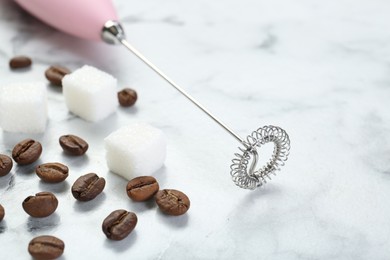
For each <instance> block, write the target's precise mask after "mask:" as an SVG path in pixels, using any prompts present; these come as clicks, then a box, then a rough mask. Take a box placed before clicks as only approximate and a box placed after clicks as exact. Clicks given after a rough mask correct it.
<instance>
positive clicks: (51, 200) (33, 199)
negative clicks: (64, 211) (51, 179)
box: [22, 191, 58, 218]
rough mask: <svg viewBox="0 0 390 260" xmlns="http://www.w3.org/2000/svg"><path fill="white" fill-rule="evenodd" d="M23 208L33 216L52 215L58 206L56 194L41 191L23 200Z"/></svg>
mask: <svg viewBox="0 0 390 260" xmlns="http://www.w3.org/2000/svg"><path fill="white" fill-rule="evenodd" d="M22 206H23V209H24V211H26V213H27V214H29V215H30V216H31V217H35V218H43V217H47V216H50V215H51V214H52V213H53V212H54V211H55V210H56V209H57V206H58V200H57V198H56V196H55V195H54V194H53V193H51V192H45V191H44V192H39V193H37V194H35V196H29V197H27V198H26V199H25V200H24V201H23V204H22Z"/></svg>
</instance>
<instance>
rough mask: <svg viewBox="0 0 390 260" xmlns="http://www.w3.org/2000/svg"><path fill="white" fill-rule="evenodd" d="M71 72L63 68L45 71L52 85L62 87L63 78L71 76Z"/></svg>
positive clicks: (58, 67)
mask: <svg viewBox="0 0 390 260" xmlns="http://www.w3.org/2000/svg"><path fill="white" fill-rule="evenodd" d="M69 73H70V70H68V69H67V68H65V67H61V66H50V67H49V68H48V69H47V70H46V71H45V76H46V78H47V79H48V80H49V81H50V83H51V84H53V85H56V86H62V78H63V77H64V76H65V75H67V74H69Z"/></svg>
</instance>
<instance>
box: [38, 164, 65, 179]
mask: <svg viewBox="0 0 390 260" xmlns="http://www.w3.org/2000/svg"><path fill="white" fill-rule="evenodd" d="M35 172H36V174H37V175H38V177H39V178H41V180H42V181H44V182H49V183H57V182H62V181H64V180H65V179H66V178H67V177H68V172H69V169H68V167H67V166H66V165H63V164H62V163H58V162H57V163H44V164H41V165H39V166H38V167H37V168H36V169H35Z"/></svg>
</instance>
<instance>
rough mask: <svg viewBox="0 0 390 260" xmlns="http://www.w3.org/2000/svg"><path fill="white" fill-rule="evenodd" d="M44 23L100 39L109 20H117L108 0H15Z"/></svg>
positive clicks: (82, 36)
mask: <svg viewBox="0 0 390 260" xmlns="http://www.w3.org/2000/svg"><path fill="white" fill-rule="evenodd" d="M15 2H17V3H18V4H19V5H20V6H21V7H22V8H23V9H25V10H26V11H28V12H29V13H31V14H32V15H34V16H36V17H37V18H39V19H40V20H42V21H44V22H45V23H47V24H49V25H51V26H53V27H55V28H57V29H58V30H61V31H64V32H66V33H69V34H71V35H74V36H77V37H80V38H84V39H89V40H96V41H101V40H102V39H101V31H102V28H103V26H104V24H105V23H106V22H107V21H109V20H118V18H117V15H116V12H115V9H114V6H113V4H112V1H111V0H15Z"/></svg>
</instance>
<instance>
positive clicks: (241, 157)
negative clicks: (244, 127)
mask: <svg viewBox="0 0 390 260" xmlns="http://www.w3.org/2000/svg"><path fill="white" fill-rule="evenodd" d="M269 142H273V143H274V145H275V146H274V151H273V154H272V157H271V159H270V160H269V162H268V163H267V164H266V165H265V166H263V167H262V168H260V169H259V170H256V171H255V170H254V169H255V167H256V163H257V160H256V158H257V147H261V146H262V145H264V144H266V143H269ZM243 145H244V146H245V148H241V147H239V148H238V149H239V150H240V151H241V153H235V154H234V155H235V158H234V159H233V160H232V163H233V164H232V165H231V166H230V169H231V171H230V174H231V176H232V179H233V181H234V183H235V184H236V185H237V186H239V187H241V188H244V189H250V190H253V189H255V188H256V187H260V186H262V185H263V184H265V183H266V182H267V179H271V177H270V175H271V174H273V175H275V171H277V170H280V167H282V166H283V165H284V164H285V161H286V160H287V158H288V155H289V153H290V139H289V137H288V134H287V133H286V131H284V130H283V129H282V128H280V127H277V126H264V127H260V128H259V129H257V130H256V131H253V132H252V134H251V135H249V136H247V138H246V141H244V142H243ZM254 157H256V158H254ZM250 161H252V163H251V165H250V167H249V170H248V164H249V162H250Z"/></svg>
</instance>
